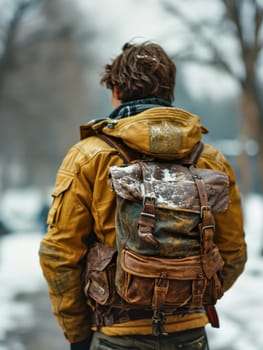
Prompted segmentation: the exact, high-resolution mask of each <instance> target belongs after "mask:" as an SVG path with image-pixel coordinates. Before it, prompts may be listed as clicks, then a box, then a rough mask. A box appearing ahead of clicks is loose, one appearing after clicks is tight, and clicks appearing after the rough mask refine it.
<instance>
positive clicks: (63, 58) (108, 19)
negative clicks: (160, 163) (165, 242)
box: [0, 0, 263, 350]
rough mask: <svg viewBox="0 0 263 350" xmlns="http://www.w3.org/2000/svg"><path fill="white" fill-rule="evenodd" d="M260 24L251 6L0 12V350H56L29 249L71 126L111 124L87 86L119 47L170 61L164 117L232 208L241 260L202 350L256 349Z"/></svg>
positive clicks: (16, 7)
mask: <svg viewBox="0 0 263 350" xmlns="http://www.w3.org/2000/svg"><path fill="white" fill-rule="evenodd" d="M262 22H263V0H213V1H211V0H185V1H180V0H111V1H106V0H89V1H87V0H75V1H70V0H0V284H1V291H0V297H1V305H0V313H1V315H2V316H1V319H2V320H1V321H0V349H1V350H6V349H8V350H13V349H14V350H19V349H22V350H23V349H28V350H31V349H33V348H34V349H35V348H36V346H37V347H38V348H39V349H46V348H49V349H63V348H66V346H67V344H66V343H65V341H64V339H63V336H62V334H61V332H60V330H59V329H58V326H57V324H56V323H55V321H54V320H53V316H52V314H51V309H50V304H49V301H48V298H47V292H46V286H45V282H44V281H43V278H42V275H41V272H40V269H39V267H38V257H37V250H38V245H39V241H40V239H41V238H42V237H43V234H44V232H45V229H46V226H45V217H46V214H47V210H48V207H49V205H50V202H51V196H50V194H51V191H52V186H53V184H54V181H55V176H56V171H57V169H58V167H59V165H60V163H61V161H62V159H63V157H64V156H65V154H66V152H67V150H68V149H69V147H71V145H72V144H74V143H75V142H77V141H78V140H79V125H80V124H83V123H86V122H88V121H89V120H91V119H94V118H99V117H102V116H107V115H108V114H109V113H110V112H111V105H110V92H109V91H107V90H106V89H105V88H104V87H101V86H100V85H99V80H100V76H101V72H102V70H103V66H104V65H105V64H106V63H109V62H110V60H111V59H112V58H114V57H115V56H117V55H118V54H119V53H120V52H121V47H122V45H123V44H124V43H125V42H126V41H129V40H140V41H145V40H152V41H155V42H157V43H159V44H160V45H162V46H163V47H164V48H165V49H166V51H167V52H168V54H169V55H170V56H171V57H172V58H173V59H174V61H175V63H176V65H177V84H176V90H175V102H174V105H175V106H177V107H180V108H184V109H187V110H188V111H190V112H192V113H194V114H198V115H199V116H200V117H201V121H202V124H203V125H205V126H206V127H207V128H208V129H209V131H210V132H209V134H208V135H207V136H206V139H205V141H207V142H210V143H212V144H213V145H214V146H215V147H217V148H218V149H219V150H221V151H222V152H223V153H224V154H225V156H226V157H227V158H228V159H229V161H230V162H231V164H232V166H233V168H234V169H235V171H236V175H237V179H238V184H239V187H240V190H241V193H242V196H243V204H244V214H245V227H246V233H247V242H248V246H249V260H248V264H247V269H246V272H245V274H244V275H243V276H242V277H241V278H240V281H238V282H237V284H236V286H234V287H233V291H230V292H229V294H228V295H227V296H226V297H225V298H226V299H223V301H222V306H221V304H220V305H219V309H220V308H221V315H222V317H221V318H222V322H221V323H222V327H221V329H220V330H210V329H209V330H208V331H209V337H210V339H211V346H212V349H217V350H220V349H221V350H223V349H225V350H226V349H227V350H231V349H232V350H242V349H250V350H254V349H256V350H258V349H262V348H263V338H262V335H261V334H260V328H259V324H260V322H261V324H262V321H261V320H260V318H259V315H260V310H261V312H262V311H263V306H262V305H263V304H262V302H261V301H260V300H261V299H260V297H259V294H257V292H258V293H259V291H260V290H262V288H263V282H262V276H263V264H262V261H263V221H262V210H263V197H262V192H263V186H262V178H263V138H262V131H263V93H262V92H263V89H262V88H263V24H262ZM238 284H239V286H238ZM225 300H226V301H225ZM220 303H221V301H220ZM259 308H261V309H259Z"/></svg>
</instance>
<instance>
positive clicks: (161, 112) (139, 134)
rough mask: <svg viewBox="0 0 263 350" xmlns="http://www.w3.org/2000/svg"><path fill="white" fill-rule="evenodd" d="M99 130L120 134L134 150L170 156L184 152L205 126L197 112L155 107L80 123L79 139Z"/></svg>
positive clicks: (164, 156) (199, 136) (200, 136)
mask: <svg viewBox="0 0 263 350" xmlns="http://www.w3.org/2000/svg"><path fill="white" fill-rule="evenodd" d="M100 132H102V133H104V134H106V135H109V136H112V137H117V138H121V139H122V141H123V142H124V143H125V144H126V145H127V146H129V147H130V148H132V149H134V150H135V151H138V152H141V153H144V154H147V155H149V156H152V157H157V158H161V159H167V160H169V159H180V158H183V157H185V156H187V155H188V154H189V153H190V152H191V150H192V149H193V147H194V146H195V145H196V144H197V143H198V142H199V141H200V140H201V138H202V134H203V133H207V132H208V130H207V129H206V128H204V127H203V126H202V125H201V124H200V118H199V117H198V116H196V115H193V114H191V113H189V112H187V111H185V110H182V109H178V108H173V107H158V108H150V109H147V110H146V111H144V112H142V113H139V114H137V115H135V116H131V117H126V118H123V119H120V120H116V119H115V120H113V119H104V120H101V121H92V122H90V123H88V124H86V125H82V126H81V138H82V139H83V138H85V137H87V136H91V135H96V134H97V133H100Z"/></svg>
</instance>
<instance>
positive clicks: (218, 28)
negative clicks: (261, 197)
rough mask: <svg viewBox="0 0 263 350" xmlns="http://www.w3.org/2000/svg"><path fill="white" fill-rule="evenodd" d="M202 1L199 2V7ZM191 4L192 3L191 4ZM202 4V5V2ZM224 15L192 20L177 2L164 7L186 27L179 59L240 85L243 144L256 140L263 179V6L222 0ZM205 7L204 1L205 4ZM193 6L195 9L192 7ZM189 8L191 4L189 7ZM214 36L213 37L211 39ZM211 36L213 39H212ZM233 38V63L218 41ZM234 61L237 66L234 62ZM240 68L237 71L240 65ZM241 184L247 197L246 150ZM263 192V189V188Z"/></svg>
mask: <svg viewBox="0 0 263 350" xmlns="http://www.w3.org/2000/svg"><path fill="white" fill-rule="evenodd" d="M198 1H199V0H197V1H195V4H197V2H198ZM190 2H191V1H190ZM199 2H200V1H199ZM217 2H218V4H219V5H221V8H222V15H221V16H218V14H217V19H215V17H213V16H212V17H211V18H210V20H208V19H207V17H206V19H204V18H203V17H202V16H200V17H198V16H195V18H194V19H193V17H189V16H188V15H187V12H186V11H183V10H182V8H181V6H178V5H179V4H178V3H176V2H172V1H169V0H165V1H163V5H164V7H165V9H166V10H167V11H169V13H170V14H172V15H173V16H174V18H177V19H180V21H181V23H182V24H183V25H184V28H185V29H186V30H185V34H186V35H187V40H185V42H186V43H188V44H187V46H186V47H185V48H184V50H183V51H182V53H181V55H176V59H182V60H183V61H184V62H189V61H192V62H198V63H200V64H205V65H210V66H212V67H214V68H215V69H217V70H221V71H224V72H225V73H227V74H228V75H230V76H231V77H232V78H233V79H234V80H235V81H236V82H237V83H238V85H239V87H240V92H241V102H240V111H241V113H240V115H241V128H240V141H241V144H245V143H246V141H247V140H248V139H255V140H256V142H257V144H258V147H259V151H258V164H259V169H260V170H259V171H260V174H261V178H263V138H262V132H263V100H262V86H263V84H262V81H261V80H260V78H261V79H262V76H261V77H260V74H259V69H260V68H261V69H262V66H263V62H262V61H263V57H262V52H263V50H262V49H263V25H262V22H263V3H262V1H260V0H218V1H217ZM202 3H203V4H204V1H202ZM188 4H189V6H190V5H191V4H190V3H189V0H188ZM186 5H187V4H186ZM211 33H212V35H211ZM209 34H210V35H209ZM222 36H226V38H227V37H228V38H230V39H231V40H232V41H233V42H234V44H235V45H236V48H237V52H238V57H237V60H235V59H234V60H233V59H231V57H229V55H228V53H227V52H226V51H225V50H223V49H222V48H220V46H219V45H218V38H220V37H221V38H222ZM195 43H197V44H198V45H200V46H202V47H203V48H204V47H205V48H206V49H207V52H206V54H205V55H202V54H200V52H198V50H197V51H194V50H192V48H193V47H194V46H195ZM233 61H234V62H233ZM237 64H239V65H240V69H237V67H236V65H237ZM239 166H240V168H241V172H240V173H241V179H240V184H241V188H242V191H243V193H244V194H246V193H248V192H249V190H250V180H251V173H250V167H249V165H248V159H247V154H246V152H245V150H243V152H242V154H241V155H240V163H239ZM261 190H262V191H263V188H261Z"/></svg>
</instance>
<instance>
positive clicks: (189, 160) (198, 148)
mask: <svg viewBox="0 0 263 350" xmlns="http://www.w3.org/2000/svg"><path fill="white" fill-rule="evenodd" d="M203 149H204V144H203V143H202V142H198V143H197V144H196V145H195V146H194V148H193V149H192V151H191V153H190V154H189V155H188V156H186V157H185V158H183V159H182V160H180V161H179V163H180V164H183V165H188V166H189V165H194V166H195V165H196V163H197V162H198V159H199V158H200V156H201V154H202V151H203Z"/></svg>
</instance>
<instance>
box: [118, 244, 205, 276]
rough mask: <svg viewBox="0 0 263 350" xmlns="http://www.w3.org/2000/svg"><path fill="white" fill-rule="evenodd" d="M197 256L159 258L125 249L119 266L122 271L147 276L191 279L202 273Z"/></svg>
mask: <svg viewBox="0 0 263 350" xmlns="http://www.w3.org/2000/svg"><path fill="white" fill-rule="evenodd" d="M200 261H201V260H200V257H199V256H191V257H188V258H183V259H173V258H168V259H167V258H159V257H153V256H145V255H139V254H135V253H133V252H131V251H128V250H126V249H124V250H122V252H121V266H122V268H123V270H124V271H126V272H128V273H130V274H133V275H136V276H140V277H147V278H160V277H161V276H163V275H164V274H165V276H166V278H168V279H180V280H191V279H196V278H199V275H200V273H202V269H201V265H200Z"/></svg>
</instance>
